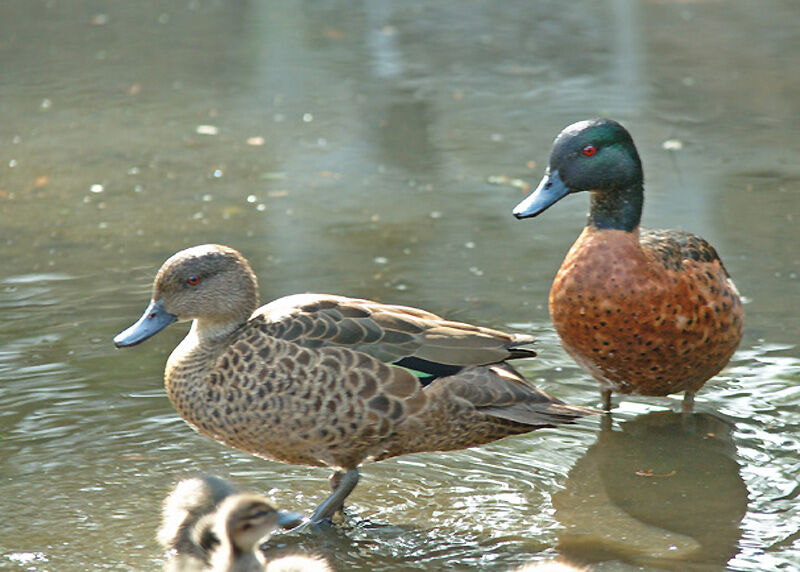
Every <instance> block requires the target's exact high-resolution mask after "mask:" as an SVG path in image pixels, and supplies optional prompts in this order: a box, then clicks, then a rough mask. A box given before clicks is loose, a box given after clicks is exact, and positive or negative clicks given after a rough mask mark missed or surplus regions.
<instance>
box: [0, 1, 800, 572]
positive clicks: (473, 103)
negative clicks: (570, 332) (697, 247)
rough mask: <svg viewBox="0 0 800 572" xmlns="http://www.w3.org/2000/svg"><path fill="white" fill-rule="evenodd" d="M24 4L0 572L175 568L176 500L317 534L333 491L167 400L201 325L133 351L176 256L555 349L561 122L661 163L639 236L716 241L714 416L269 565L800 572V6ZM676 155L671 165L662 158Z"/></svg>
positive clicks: (571, 229)
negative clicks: (534, 186)
mask: <svg viewBox="0 0 800 572" xmlns="http://www.w3.org/2000/svg"><path fill="white" fill-rule="evenodd" d="M564 6H565V4H563V3H560V2H555V1H543V2H536V3H531V2H524V1H506V2H492V1H485V2H483V1H472V0H470V1H467V2H449V3H442V2H433V1H418V2H405V3H396V2H388V1H382V2H369V3H351V2H343V1H342V2H339V1H326V2H294V3H285V2H267V1H264V2H261V1H251V2H248V1H246V0H233V1H229V2H223V1H212V0H187V1H184V2H169V1H166V0H162V1H159V0H153V1H148V2H104V1H100V0H96V1H80V0H70V1H67V0H4V2H3V3H2V6H0V16H2V17H0V64H1V65H0V125H2V128H0V174H1V176H0V256H1V257H2V260H3V265H2V269H1V270H0V316H2V320H0V400H1V401H0V404H1V405H0V437H1V440H0V514H2V516H3V518H1V519H0V568H10V569H17V568H18V569H27V570H58V571H72V570H103V569H110V570H121V569H124V570H153V569H157V568H158V567H160V565H161V562H162V557H161V554H160V550H159V547H158V545H157V544H156V543H155V541H154V531H155V528H156V526H157V523H158V519H159V509H160V502H161V499H162V498H163V497H164V495H165V494H166V492H167V491H168V490H169V488H170V486H171V485H172V484H173V483H174V482H175V481H176V480H177V479H179V478H181V477H183V476H186V475H190V474H195V473H198V472H212V473H216V474H221V475H225V476H228V477H230V478H231V479H232V480H234V481H235V482H236V483H237V484H238V485H239V486H241V487H242V488H245V489H252V490H259V491H264V492H268V493H269V494H270V495H272V496H273V497H274V498H275V499H276V500H277V501H279V502H280V503H281V504H283V505H284V506H285V507H286V508H289V509H293V510H298V511H308V510H310V509H311V508H312V507H314V506H315V505H316V503H318V502H319V501H320V500H322V498H323V497H324V496H325V494H326V491H327V481H326V479H327V477H328V474H327V472H326V471H323V470H320V469H310V468H305V467H295V466H284V465H280V464H277V463H270V462H266V461H262V460H259V459H255V458H251V457H248V456H247V455H244V454H240V453H238V452H236V451H233V450H230V449H227V448H225V447H223V446H221V445H218V444H216V443H214V442H211V441H209V440H207V439H205V438H202V437H200V436H199V435H197V434H195V433H193V432H192V431H191V430H190V429H189V428H188V426H186V425H185V424H184V423H183V422H182V421H181V420H180V419H179V418H178V417H177V415H176V414H175V412H174V410H173V409H172V407H171V405H170V404H169V402H168V401H167V399H166V396H165V395H164V391H163V388H162V382H161V374H162V371H163V365H164V361H165V359H166V356H167V355H168V354H169V352H170V351H171V350H172V348H173V347H174V345H175V344H176V343H177V341H178V340H179V338H180V337H181V336H182V335H183V331H182V330H181V328H180V327H174V328H172V329H171V330H170V331H168V332H166V333H164V334H162V335H161V336H159V337H157V338H155V339H154V340H151V341H150V342H148V343H147V344H145V345H143V346H140V347H138V348H135V349H133V350H128V351H125V352H122V351H116V350H114V349H113V348H112V346H111V341H110V340H111V337H112V336H113V335H114V334H115V333H117V332H118V331H120V330H121V329H122V328H124V327H126V326H128V325H129V324H130V323H131V322H132V321H133V320H134V319H136V318H137V317H138V316H139V314H140V312H141V311H142V309H143V308H144V305H145V304H146V302H147V299H148V295H149V285H150V281H151V279H152V276H153V273H154V272H155V270H156V269H157V268H158V266H159V265H160V264H161V262H162V261H163V259H164V258H165V257H166V256H168V255H169V254H171V253H172V252H174V251H176V250H178V249H180V248H183V247H186V246H190V245H193V244H198V243H203V242H219V243H223V244H229V245H231V246H234V247H235V248H237V249H239V250H241V251H242V252H243V253H244V254H245V255H246V256H247V257H248V258H249V259H250V261H251V262H252V264H253V266H254V267H255V269H256V271H257V273H258V274H259V276H260V279H261V287H262V295H263V297H264V299H265V300H266V299H272V298H276V297H278V296H282V295H285V294H289V293H294V292H302V291H320V292H331V293H341V294H347V295H351V296H360V297H368V298H373V299H377V300H381V301H386V302H394V303H401V304H411V305H416V306H420V307H423V308H426V309H428V310H431V311H434V312H437V313H442V314H444V315H446V316H448V317H452V318H457V319H461V320H467V321H472V322H476V323H481V324H486V325H490V326H495V327H500V328H506V329H510V330H515V331H520V332H533V333H535V334H537V335H538V336H539V338H540V341H539V344H538V349H539V351H540V357H539V358H538V359H536V360H531V361H530V363H527V364H522V365H521V369H522V370H523V371H524V372H525V373H526V375H528V376H529V377H530V378H531V379H533V380H535V381H536V383H537V384H538V385H540V386H541V387H542V388H544V389H545V390H547V391H549V392H551V393H553V394H555V395H557V396H559V397H561V398H563V399H565V400H567V401H569V402H571V403H576V404H584V405H594V404H596V403H597V402H598V394H597V389H596V387H595V384H594V382H593V381H592V380H591V379H589V378H587V377H586V376H585V375H584V374H583V373H582V372H581V371H580V370H579V369H578V368H577V366H576V365H575V364H574V363H573V362H572V361H571V360H570V359H569V358H568V357H567V355H566V354H565V353H564V352H563V350H562V349H561V348H560V346H559V344H558V341H557V338H556V336H555V333H554V331H553V329H552V326H551V324H550V322H549V319H548V316H547V309H546V299H547V292H548V290H549V286H550V282H551V280H552V277H553V275H554V273H555V271H556V269H557V268H558V265H559V262H560V260H561V259H562V258H563V256H564V254H565V252H566V250H567V249H568V247H569V245H570V244H571V242H572V241H573V240H574V238H575V237H576V236H577V234H578V232H579V231H580V228H581V227H582V225H583V223H584V213H585V211H586V209H587V199H586V197H582V196H581V197H574V198H573V199H572V200H570V201H565V202H564V204H563V206H560V207H559V208H558V209H554V210H553V211H552V212H549V213H548V216H547V217H544V218H542V219H541V220H540V219H536V220H533V221H524V222H518V221H515V220H514V219H513V218H512V217H511V215H510V211H511V208H512V207H513V206H514V205H515V204H516V203H517V201H518V200H519V199H520V197H521V196H522V195H523V190H521V189H520V188H518V186H517V183H516V182H515V181H516V180H518V179H521V180H523V181H526V182H527V183H535V182H536V181H537V180H538V178H539V177H540V175H541V172H542V170H543V168H544V166H545V164H546V161H547V157H548V154H549V149H550V143H551V141H552V139H553V137H554V136H555V135H556V134H557V133H558V131H559V130H560V129H561V128H562V127H563V126H564V125H566V124H568V123H571V122H573V121H576V120H578V119H583V118H586V117H592V116H596V115H600V114H603V115H610V116H613V117H614V118H616V119H618V120H620V121H622V122H623V123H624V124H625V125H626V126H627V127H629V129H630V130H631V132H632V133H633V135H634V137H635V139H636V141H637V143H638V146H639V151H640V153H641V155H642V157H643V160H644V165H645V172H646V177H647V191H646V197H647V199H646V204H645V215H644V221H645V224H647V225H649V226H653V227H666V228H669V227H678V228H686V229H690V230H693V231H695V232H697V233H699V234H701V235H703V236H704V237H706V238H708V239H709V240H710V241H711V242H712V243H713V244H714V245H715V246H716V247H717V249H718V250H719V252H720V253H721V255H722V256H723V258H724V260H725V264H726V266H727V268H728V270H729V271H730V272H731V274H732V275H733V276H734V278H735V279H736V282H737V284H738V286H739V289H740V290H741V292H742V293H743V294H744V295H745V296H746V298H747V305H746V311H747V323H746V325H747V331H746V334H745V339H744V341H743V343H742V345H741V347H740V349H739V351H738V352H737V354H736V355H735V357H734V359H733V360H732V361H731V363H730V365H729V366H728V367H727V368H726V369H725V370H724V371H723V372H722V374H720V375H719V376H718V377H716V378H714V379H713V380H712V381H710V382H709V383H708V384H707V385H706V387H705V388H704V389H703V390H702V391H701V392H700V394H699V395H698V404H697V408H696V409H697V413H696V414H695V415H694V416H692V417H691V418H689V419H682V418H681V417H680V416H679V415H676V414H673V413H671V410H676V409H677V407H678V400H677V398H676V399H642V398H629V399H624V400H622V401H621V404H620V407H619V408H618V409H617V410H616V411H615V413H614V415H613V425H612V426H611V427H606V426H603V427H601V425H602V424H601V422H600V421H599V420H598V419H593V420H586V421H583V422H581V423H580V424H578V425H576V426H573V427H568V428H561V429H559V430H543V431H539V432H536V433H533V434H530V435H525V436H521V437H515V438H512V439H506V440H504V441H501V442H499V443H496V444H493V445H491V446H486V447H482V448H479V449H475V450H470V451H463V452H457V453H448V454H424V455H414V456H408V457H404V458H399V459H396V460H390V461H386V462H382V463H379V464H375V465H371V466H368V467H366V468H365V469H364V471H363V477H362V482H361V484H360V485H359V487H358V488H357V489H356V491H355V493H354V494H353V495H352V497H351V501H350V514H351V518H350V520H349V521H348V523H347V524H346V525H344V526H341V527H338V528H335V529H333V530H330V531H328V532H326V533H320V534H314V535H312V534H305V535H301V536H300V537H293V536H280V537H276V538H273V539H272V540H271V541H270V543H271V545H273V546H275V547H280V546H288V547H290V548H297V547H299V548H300V549H303V550H312V551H316V552H320V553H323V554H326V555H327V556H328V557H329V558H330V559H331V561H332V562H333V563H334V565H335V566H336V567H337V569H338V570H436V569H449V570H460V569H480V570H506V569H508V568H509V567H511V566H513V565H517V564H520V563H523V562H527V561H530V560H537V559H544V558H550V557H554V556H556V555H558V554H564V555H567V556H569V557H571V558H573V559H575V560H578V561H583V562H587V563H592V564H593V566H594V567H595V568H596V569H598V570H630V569H657V568H663V569H674V570H715V569H725V568H728V569H732V570H774V569H781V568H782V569H795V568H797V567H798V566H800V552H798V545H799V543H800V540H798V539H800V507H799V506H798V503H797V496H798V491H799V490H800V488H798V485H797V473H798V468H799V467H800V456H799V455H798V440H799V439H800V422H798V420H797V419H798V418H797V415H798V402H800V389H798V386H800V350H798V348H797V341H798V339H800V319H799V318H800V310H798V301H800V280H799V279H798V273H800V254H798V245H800V168H798V166H797V165H798V163H797V157H798V156H799V155H800V138H798V137H797V134H796V126H797V125H798V124H800V103H798V102H800V35H798V34H797V28H798V26H799V25H800V5H798V4H797V3H796V2H794V1H793V0H783V1H779V0H767V1H764V2H758V3H755V2H749V1H747V0H738V1H731V2H724V3H723V2H713V1H711V2H703V1H698V2H684V1H680V2H679V1H674V2H673V1H670V0H664V1H653V2H636V1H633V0H630V1H626V0H608V1H603V2H596V1H585V2H572V3H570V5H569V9H568V10H567V9H565V8H564ZM667 141H670V142H671V143H670V144H669V145H666V148H665V146H664V143H665V142H667Z"/></svg>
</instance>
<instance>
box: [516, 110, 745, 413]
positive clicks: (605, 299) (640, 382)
mask: <svg viewBox="0 0 800 572" xmlns="http://www.w3.org/2000/svg"><path fill="white" fill-rule="evenodd" d="M643 180H644V178H643V174H642V163H641V160H640V159H639V154H638V152H637V150H636V147H635V145H634V143H633V139H632V137H631V135H630V134H629V133H628V131H627V130H626V129H625V128H624V127H623V126H622V125H620V124H619V123H617V122H616V121H612V120H610V119H594V120H588V121H580V122H578V123H574V124H572V125H570V126H568V127H566V128H565V129H564V130H563V131H562V132H561V133H560V134H559V135H558V137H556V139H555V142H554V143H553V150H552V152H551V155H550V164H549V166H548V167H547V170H546V171H545V175H544V178H543V179H542V180H541V182H540V183H539V185H538V187H537V188H536V190H535V191H534V192H533V193H531V194H530V195H529V196H528V197H527V198H526V199H524V200H523V201H522V202H521V203H520V204H518V205H517V206H516V208H514V211H513V214H514V216H516V217H517V218H519V219H523V218H527V217H534V216H537V215H539V214H540V213H542V212H544V211H545V210H546V209H548V208H549V207H550V206H552V205H553V204H554V203H556V202H557V201H559V200H561V199H562V198H564V197H565V196H567V195H568V194H570V193H577V192H580V191H589V193H590V194H591V208H590V211H589V219H588V222H587V224H586V227H585V228H584V229H583V232H582V233H581V235H580V236H579V237H578V239H577V240H576V241H575V243H574V244H573V245H572V248H571V249H570V250H569V252H568V253H567V256H566V258H565V259H564V261H563V263H562V264H561V268H560V269H559V271H558V273H557V274H556V277H555V279H554V281H553V285H552V288H551V290H550V300H549V307H550V316H551V318H552V320H553V324H554V326H555V329H556V332H558V335H559V337H560V339H561V342H562V344H563V346H564V348H565V349H566V351H567V352H568V353H569V354H570V355H571V356H572V357H573V358H574V359H575V361H576V362H577V363H578V364H579V365H580V366H581V367H582V368H583V369H584V371H586V372H587V373H589V374H590V375H591V376H593V377H594V378H595V379H596V380H598V381H599V382H600V385H601V392H602V399H603V407H604V408H605V409H606V411H608V410H610V409H611V393H612V392H618V393H635V394H640V395H668V394H671V393H679V392H684V400H683V409H684V411H691V410H692V408H693V405H694V395H695V393H696V392H697V390H699V389H700V388H701V387H702V386H703V384H704V383H705V382H706V381H707V380H708V379H710V378H711V377H713V376H714V375H716V374H717V373H719V371H720V370H722V368H723V367H725V365H726V364H727V363H728V360H729V359H730V358H731V356H732V355H733V353H734V351H735V350H736V348H737V347H738V345H739V342H740V341H741V339H742V333H743V329H744V311H743V308H742V301H741V298H740V296H739V292H738V291H737V289H736V286H735V285H734V284H733V281H732V280H731V278H730V276H729V275H728V272H727V271H726V270H725V267H724V266H723V264H722V261H721V260H720V258H719V256H718V255H717V252H716V251H715V250H714V248H713V247H712V246H711V245H710V244H709V243H708V242H706V241H705V240H703V239H702V238H700V237H699V236H697V235H694V234H691V233H689V232H684V231H678V230H646V229H644V228H641V227H640V224H639V223H640V220H641V216H642V205H643V200H644V183H643Z"/></svg>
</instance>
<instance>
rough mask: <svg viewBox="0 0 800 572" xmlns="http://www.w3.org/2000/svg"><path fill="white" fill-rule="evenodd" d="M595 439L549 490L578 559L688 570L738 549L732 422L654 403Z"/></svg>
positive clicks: (570, 553) (567, 552) (741, 509)
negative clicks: (559, 485)
mask: <svg viewBox="0 0 800 572" xmlns="http://www.w3.org/2000/svg"><path fill="white" fill-rule="evenodd" d="M620 429H621V430H614V429H612V427H611V423H610V421H609V422H608V423H607V424H605V426H604V427H603V429H602V431H601V432H600V434H599V437H598V439H597V442H596V443H595V444H594V445H592V446H591V447H590V448H589V450H588V451H587V453H586V455H585V456H584V457H583V458H581V459H580V460H579V461H578V462H577V463H576V464H575V466H574V467H573V468H572V470H571V471H570V473H569V476H568V479H567V483H566V486H565V489H564V490H562V491H559V492H558V493H556V494H555V495H553V506H554V507H555V509H556V518H557V519H558V520H559V522H560V523H561V524H562V526H564V530H563V532H562V533H561V535H560V537H559V546H558V549H559V552H560V553H561V554H562V555H564V556H565V557H567V558H570V559H572V560H575V561H578V562H586V563H593V562H601V561H607V560H620V561H623V562H627V563H630V564H633V565H637V566H650V567H655V568H660V569H667V570H686V569H687V567H691V568H695V567H699V568H703V569H705V567H708V566H711V567H713V568H715V569H716V567H717V566H722V565H725V563H726V562H728V560H730V559H731V558H732V557H733V556H735V555H736V553H737V545H738V541H739V537H740V535H741V529H740V522H741V520H742V518H743V516H744V514H745V511H746V509H747V497H748V493H747V488H746V487H745V484H744V481H743V480H742V477H741V476H740V474H739V469H740V467H739V464H738V463H737V461H736V448H735V445H734V442H733V437H732V432H733V426H732V425H731V424H730V423H728V422H726V421H724V420H722V419H721V418H719V417H715V416H713V415H710V414H707V413H694V414H680V413H674V412H670V411H659V412H653V413H648V414H645V415H641V416H639V417H636V418H635V419H633V420H631V421H626V422H623V423H621V424H620Z"/></svg>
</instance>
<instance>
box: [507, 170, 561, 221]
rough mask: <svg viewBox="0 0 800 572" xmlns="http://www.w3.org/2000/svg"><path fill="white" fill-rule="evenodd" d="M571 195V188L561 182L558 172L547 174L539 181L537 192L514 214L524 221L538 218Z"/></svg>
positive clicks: (516, 208)
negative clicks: (534, 217)
mask: <svg viewBox="0 0 800 572" xmlns="http://www.w3.org/2000/svg"><path fill="white" fill-rule="evenodd" d="M568 194H569V188H567V186H566V185H564V183H563V182H562V181H561V177H560V176H559V175H558V171H553V172H549V171H548V172H547V173H545V174H544V177H542V180H541V181H539V186H538V187H536V190H535V191H533V192H532V193H531V194H530V195H528V196H527V197H526V198H525V199H524V200H523V201H522V202H521V203H519V204H518V205H517V206H515V207H514V210H513V211H512V213H513V214H514V216H515V217H517V218H519V219H522V218H528V217H532V216H536V215H538V214H540V213H543V212H544V211H546V210H547V209H548V208H549V207H551V206H552V205H554V204H555V203H557V202H558V201H560V200H561V199H563V198H564V197H566V196H567V195H568Z"/></svg>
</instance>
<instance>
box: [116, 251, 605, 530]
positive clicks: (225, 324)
mask: <svg viewBox="0 0 800 572" xmlns="http://www.w3.org/2000/svg"><path fill="white" fill-rule="evenodd" d="M188 320H191V321H192V327H191V329H190V330H189V333H188V334H187V336H186V337H185V338H184V340H183V341H182V342H181V343H180V344H179V345H178V347H177V348H176V349H175V350H174V351H173V352H172V354H171V355H170V357H169V360H168V361H167V366H166V370H165V387H166V391H167V395H168V397H169V399H170V401H171V402H172V404H173V405H174V407H175V408H176V410H177V411H178V413H179V414H180V415H181V416H182V417H183V418H184V419H185V420H186V421H187V422H188V423H189V425H190V426H191V427H193V428H194V429H195V430H197V431H199V432H200V433H202V434H203V435H206V436H208V437H210V438H212V439H215V440H217V441H220V442H222V443H224V444H226V445H229V446H231V447H235V448H237V449H239V450H242V451H245V452H247V453H250V454H253V455H257V456H260V457H264V458H267V459H272V460H276V461H280V462H283V463H290V464H302V465H310V466H327V467H330V468H332V469H333V470H334V477H333V479H332V484H333V487H334V492H333V494H331V495H330V496H329V497H328V498H327V499H326V500H325V501H324V502H323V503H322V504H321V505H320V506H319V507H318V508H317V510H316V511H315V512H314V514H313V515H312V517H311V520H312V522H315V523H317V522H321V521H323V520H328V519H330V518H331V516H333V515H334V514H335V513H336V512H338V511H339V510H340V509H341V508H342V506H343V503H344V500H345V498H346V497H347V496H348V495H349V494H350V492H351V491H352V490H353V488H355V486H356V484H357V482H358V478H359V470H358V467H359V466H360V465H361V464H362V463H365V462H370V461H380V460H382V459H388V458H390V457H395V456H398V455H405V454H410V453H417V452H423V451H448V450H453V449H463V448H466V447H472V446H475V445H480V444H483V443H488V442H491V441H495V440H497V439H501V438H503V437H506V436H509V435H515V434H520V433H526V432H529V431H533V430H535V429H539V428H542V427H553V426H556V425H559V424H562V423H570V422H574V421H575V420H576V419H577V418H578V417H580V416H582V415H585V414H587V413H591V412H593V410H590V409H587V408H583V407H578V406H571V405H567V404H565V403H563V402H562V401H560V400H558V399H555V398H552V397H550V396H549V395H547V394H545V393H543V392H541V391H539V390H538V389H536V388H535V387H533V386H532V385H531V384H529V383H528V382H527V381H526V380H525V378H524V377H523V376H522V375H520V374H519V373H518V372H517V371H516V370H515V369H514V368H513V367H512V366H511V365H509V364H508V363H506V360H509V359H514V358H522V357H532V356H534V355H535V352H534V351H533V350H531V349H529V348H526V347H525V346H526V345H529V344H530V343H531V342H532V341H533V338H531V337H530V336H524V335H515V334H506V333H503V332H500V331H497V330H492V329H489V328H482V327H478V326H473V325H470V324H464V323H459V322H453V321H448V320H445V319H443V318H440V317H439V316H437V315H435V314H431V313H430V312H426V311H424V310H419V309H417V308H410V307H404V306H393V305H387V304H381V303H378V302H372V301H369V300H361V299H355V298H345V297H342V296H333V295H326V294H299V295H294V296H287V297H285V298H280V299H278V300H275V301H273V302H272V303H270V304H267V305H266V306H263V307H261V308H259V307H258V282H257V279H256V276H255V274H254V273H253V270H252V269H251V267H250V264H249V263H248V262H247V260H246V259H245V258H244V257H243V256H242V255H241V254H240V253H239V252H237V251H236V250H234V249H232V248H229V247H226V246H221V245H214V244H206V245H200V246H196V247H193V248H189V249H186V250H182V251H180V252H178V253H176V254H175V255H173V256H172V257H170V258H169V259H168V260H167V261H166V262H165V263H164V264H163V265H162V266H161V268H160V270H159V271H158V273H157V275H156V278H155V282H154V285H153V295H152V300H151V302H150V305H149V306H148V308H147V309H146V310H145V312H144V314H143V315H142V317H141V318H140V319H139V321H137V322H136V323H135V324H134V325H133V326H131V327H130V328H128V329H127V330H125V331H123V332H122V333H120V334H119V335H117V336H116V337H115V338H114V343H115V345H116V346H117V347H127V346H133V345H136V344H138V343H140V342H143V341H144V340H146V339H147V338H149V337H150V336H152V335H154V334H156V333H158V332H159V331H161V330H163V329H164V328H166V327H167V326H169V325H170V324H172V323H173V322H176V321H188Z"/></svg>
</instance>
